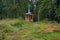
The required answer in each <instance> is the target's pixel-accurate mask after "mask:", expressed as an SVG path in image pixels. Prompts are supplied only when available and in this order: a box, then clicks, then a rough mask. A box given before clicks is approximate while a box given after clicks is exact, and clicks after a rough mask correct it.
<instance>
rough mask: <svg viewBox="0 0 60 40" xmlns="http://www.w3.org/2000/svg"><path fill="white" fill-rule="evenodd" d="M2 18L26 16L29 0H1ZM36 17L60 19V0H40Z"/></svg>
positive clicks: (0, 12)
mask: <svg viewBox="0 0 60 40" xmlns="http://www.w3.org/2000/svg"><path fill="white" fill-rule="evenodd" d="M0 4H1V6H0V9H1V10H0V19H2V18H18V17H24V15H25V13H26V11H27V9H28V4H29V0H2V1H0ZM36 5H37V7H36V8H37V9H36V14H35V15H34V17H35V18H38V20H41V19H44V18H48V19H50V20H56V19H57V20H60V0H38V1H36ZM31 10H32V11H33V7H32V8H31Z"/></svg>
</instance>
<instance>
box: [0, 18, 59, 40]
mask: <svg viewBox="0 0 60 40" xmlns="http://www.w3.org/2000/svg"><path fill="white" fill-rule="evenodd" d="M13 21H14V22H13ZM1 22H3V21H1ZM59 27H60V24H58V23H56V22H52V21H41V22H40V23H37V22H34V23H33V22H25V21H24V20H20V19H17V20H16V19H14V20H10V19H9V20H8V21H4V22H3V23H0V40H60V28H59Z"/></svg>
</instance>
